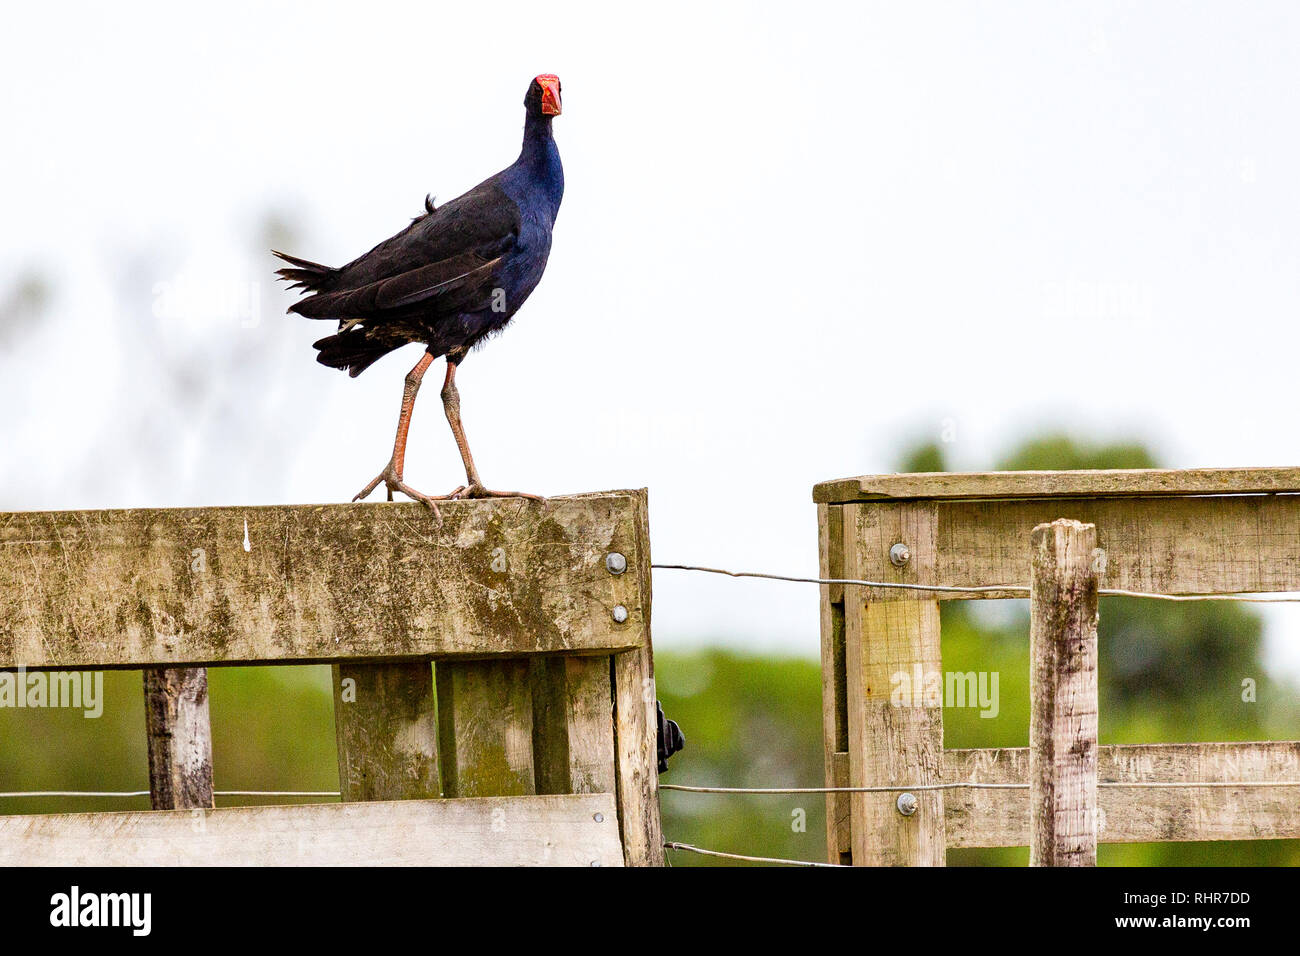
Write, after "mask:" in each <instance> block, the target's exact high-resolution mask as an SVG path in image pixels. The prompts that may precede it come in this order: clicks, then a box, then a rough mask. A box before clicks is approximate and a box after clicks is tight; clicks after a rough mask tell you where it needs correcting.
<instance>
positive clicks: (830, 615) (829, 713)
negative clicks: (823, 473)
mask: <svg viewBox="0 0 1300 956" xmlns="http://www.w3.org/2000/svg"><path fill="white" fill-rule="evenodd" d="M817 539H818V553H819V560H818V567H819V568H820V573H819V576H820V577H823V578H842V577H844V508H843V506H841V505H818V506H817ZM821 652H822V742H823V745H824V747H823V757H824V759H825V766H826V786H828V787H836V786H841V787H843V786H848V781H847V780H837V767H836V761H835V754H836V753H837V752H839V753H842V752H844V751H846V750H848V749H849V725H848V693H847V685H846V684H845V677H844V585H842V584H823V585H821ZM850 812H851V811H850V800H849V795H848V794H844V793H828V794H827V795H826V858H827V860H829V861H830V862H831V863H841V864H850V863H852V862H853V852H852V847H851V845H846V844H844V843H843V841H842V839H841V836H842V834H844V833H845V832H847V831H848V830H849V827H847V826H846V825H845V821H846V818H847V817H848V816H849V814H850Z"/></svg>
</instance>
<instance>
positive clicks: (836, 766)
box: [826, 751, 853, 866]
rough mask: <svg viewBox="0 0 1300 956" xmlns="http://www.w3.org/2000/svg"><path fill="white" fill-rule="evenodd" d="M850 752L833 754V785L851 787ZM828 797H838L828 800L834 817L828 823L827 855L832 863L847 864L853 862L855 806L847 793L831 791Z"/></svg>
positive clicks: (828, 810)
mask: <svg viewBox="0 0 1300 956" xmlns="http://www.w3.org/2000/svg"><path fill="white" fill-rule="evenodd" d="M850 779H852V778H851V777H850V775H849V755H848V752H847V751H846V752H844V753H835V754H831V778H830V786H832V787H850V786H852V784H851V783H850V782H849V781H850ZM827 796H828V797H838V798H839V799H838V800H836V801H835V802H834V803H831V802H827V804H826V810H827V812H828V813H832V812H833V813H834V815H835V816H834V819H833V820H828V821H827V823H826V827H827V831H828V832H827V836H826V845H827V848H828V852H827V857H828V858H829V860H830V862H831V863H840V864H843V865H846V866H851V865H852V864H853V807H852V801H851V800H850V799H849V795H848V794H847V793H830V794H827Z"/></svg>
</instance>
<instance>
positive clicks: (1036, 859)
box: [1029, 518, 1100, 866]
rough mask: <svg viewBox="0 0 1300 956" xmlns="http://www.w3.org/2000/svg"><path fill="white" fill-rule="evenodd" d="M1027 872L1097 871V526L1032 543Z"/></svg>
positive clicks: (1036, 535) (1055, 532) (1055, 531)
mask: <svg viewBox="0 0 1300 956" xmlns="http://www.w3.org/2000/svg"><path fill="white" fill-rule="evenodd" d="M1030 540H1031V543H1032V571H1031V576H1030V596H1029V602H1030V614H1031V619H1030V631H1029V654H1030V682H1029V694H1030V701H1031V705H1030V717H1029V788H1030V814H1031V824H1030V853H1029V864H1030V866H1096V864H1097V588H1098V578H1099V577H1100V574H1099V571H1100V567H1099V561H1098V560H1097V559H1098V553H1097V528H1096V525H1091V524H1082V523H1080V522H1078V521H1070V520H1067V519H1064V518H1062V519H1060V520H1058V521H1054V522H1052V523H1051V524H1040V525H1038V526H1037V527H1036V528H1034V530H1033V534H1032V535H1031V537H1030Z"/></svg>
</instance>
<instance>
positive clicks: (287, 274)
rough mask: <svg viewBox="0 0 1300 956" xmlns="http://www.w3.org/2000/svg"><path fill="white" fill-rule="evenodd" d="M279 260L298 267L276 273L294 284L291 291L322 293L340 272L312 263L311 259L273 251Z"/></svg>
mask: <svg viewBox="0 0 1300 956" xmlns="http://www.w3.org/2000/svg"><path fill="white" fill-rule="evenodd" d="M271 252H273V253H275V255H277V256H278V257H279V258H281V259H283V260H284V261H285V262H287V263H289V264H290V265H293V266H297V268H296V269H279V270H277V271H276V273H275V274H276V275H278V276H279V277H280V278H281V279H284V280H286V281H288V282H291V283H292V284H291V285H290V286H289V288H290V289H307V290H308V291H310V292H319V291H321V290H322V289H323V288H324V286H325V283H326V282H327V281H328V280H329V279H330V278H331V277H333V275H334V274H335V273H336V272H338V270H337V269H335V268H333V267H331V266H325V265H321V264H320V263H319V262H312V261H311V260H310V259H299V258H298V257H297V256H291V255H289V254H288V253H286V252H277V251H276V250H274V249H272V250H271Z"/></svg>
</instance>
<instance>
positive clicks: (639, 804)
mask: <svg viewBox="0 0 1300 956" xmlns="http://www.w3.org/2000/svg"><path fill="white" fill-rule="evenodd" d="M639 498H640V503H639V507H638V509H637V529H636V536H637V540H636V548H635V553H634V554H628V555H627V558H628V569H627V573H628V574H635V575H637V581H638V585H639V587H640V590H641V600H642V607H643V608H644V614H643V619H644V622H645V623H644V627H645V634H644V635H643V639H644V646H642V647H640V648H638V649H637V650H633V651H626V652H624V653H622V654H616V655H614V666H613V678H614V736H615V754H616V758H617V764H616V772H617V784H618V813H619V825H620V826H621V827H622V832H623V859H624V862H625V863H626V864H627V865H628V866H663V865H664V845H663V844H664V838H663V830H662V828H661V826H660V822H659V761H658V756H657V749H656V743H655V731H656V720H655V670H654V651H653V648H652V645H651V641H650V604H651V587H650V584H651V582H650V519H649V512H648V507H647V499H646V492H645V491H644V490H642V491H641V492H640V493H639Z"/></svg>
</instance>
